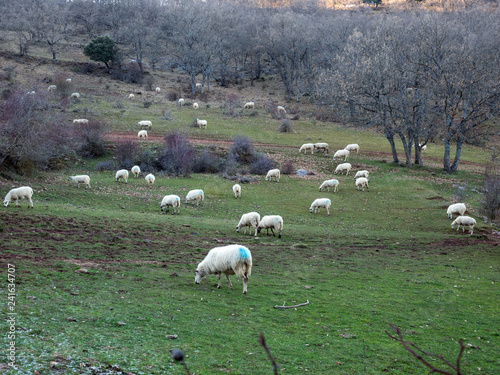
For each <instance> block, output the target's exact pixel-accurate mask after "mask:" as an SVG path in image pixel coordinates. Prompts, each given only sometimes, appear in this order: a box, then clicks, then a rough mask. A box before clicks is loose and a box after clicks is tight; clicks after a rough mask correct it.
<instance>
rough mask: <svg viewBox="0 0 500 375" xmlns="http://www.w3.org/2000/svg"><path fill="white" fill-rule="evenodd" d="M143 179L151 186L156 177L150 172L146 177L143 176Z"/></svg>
mask: <svg viewBox="0 0 500 375" xmlns="http://www.w3.org/2000/svg"><path fill="white" fill-rule="evenodd" d="M144 179H145V180H146V182H147V183H148V186H149V187H150V188H152V187H153V185H154V183H155V180H156V177H155V176H154V175H153V174H152V173H150V174H148V175H147V176H146V177H144Z"/></svg>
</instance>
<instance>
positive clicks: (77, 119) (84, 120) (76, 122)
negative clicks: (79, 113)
mask: <svg viewBox="0 0 500 375" xmlns="http://www.w3.org/2000/svg"><path fill="white" fill-rule="evenodd" d="M88 123H89V120H87V119H86V118H76V119H74V120H73V124H80V125H81V124H88Z"/></svg>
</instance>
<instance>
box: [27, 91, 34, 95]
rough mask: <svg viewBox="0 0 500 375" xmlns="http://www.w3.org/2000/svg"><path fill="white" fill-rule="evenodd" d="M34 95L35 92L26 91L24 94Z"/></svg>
mask: <svg viewBox="0 0 500 375" xmlns="http://www.w3.org/2000/svg"><path fill="white" fill-rule="evenodd" d="M35 94H36V91H28V92H27V93H26V95H35Z"/></svg>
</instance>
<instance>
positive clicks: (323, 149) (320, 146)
mask: <svg viewBox="0 0 500 375" xmlns="http://www.w3.org/2000/svg"><path fill="white" fill-rule="evenodd" d="M314 150H315V151H317V152H319V151H321V152H324V153H325V154H328V143H324V142H323V143H321V142H320V143H315V144H314Z"/></svg>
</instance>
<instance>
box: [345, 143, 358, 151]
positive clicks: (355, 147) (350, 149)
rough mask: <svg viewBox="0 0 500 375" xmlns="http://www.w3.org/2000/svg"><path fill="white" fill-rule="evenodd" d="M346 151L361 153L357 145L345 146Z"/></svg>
mask: <svg viewBox="0 0 500 375" xmlns="http://www.w3.org/2000/svg"><path fill="white" fill-rule="evenodd" d="M344 150H347V151H356V154H357V153H358V152H359V145H358V144H357V143H351V144H350V145H347V146H345V148H344Z"/></svg>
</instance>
